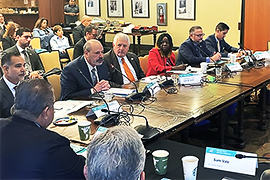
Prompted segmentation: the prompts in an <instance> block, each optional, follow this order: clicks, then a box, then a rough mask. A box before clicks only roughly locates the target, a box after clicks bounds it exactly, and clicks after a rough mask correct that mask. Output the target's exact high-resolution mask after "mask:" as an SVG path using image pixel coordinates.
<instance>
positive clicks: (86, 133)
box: [78, 121, 91, 141]
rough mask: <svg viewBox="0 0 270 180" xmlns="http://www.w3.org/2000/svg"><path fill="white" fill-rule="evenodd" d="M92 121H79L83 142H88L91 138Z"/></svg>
mask: <svg viewBox="0 0 270 180" xmlns="http://www.w3.org/2000/svg"><path fill="white" fill-rule="evenodd" d="M90 127H91V122H90V121H79V122H78V129H79V135H80V139H81V141H85V140H88V139H89V137H90Z"/></svg>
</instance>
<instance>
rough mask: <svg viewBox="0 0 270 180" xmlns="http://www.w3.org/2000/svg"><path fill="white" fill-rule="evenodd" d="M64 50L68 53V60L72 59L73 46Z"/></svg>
mask: <svg viewBox="0 0 270 180" xmlns="http://www.w3.org/2000/svg"><path fill="white" fill-rule="evenodd" d="M66 52H67V54H68V58H69V60H70V61H72V60H73V52H74V48H73V47H71V48H67V49H66Z"/></svg>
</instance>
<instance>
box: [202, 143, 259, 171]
mask: <svg viewBox="0 0 270 180" xmlns="http://www.w3.org/2000/svg"><path fill="white" fill-rule="evenodd" d="M236 154H242V155H245V156H253V157H257V154H254V153H246V152H240V151H232V150H225V149H217V148H211V147H207V148H206V151H205V158H204V167H205V168H210V169H217V170H222V171H229V172H235V173H240V174H248V175H253V176H255V172H256V167H257V158H242V159H238V158H236V157H235V155H236Z"/></svg>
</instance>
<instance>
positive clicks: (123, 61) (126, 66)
mask: <svg viewBox="0 0 270 180" xmlns="http://www.w3.org/2000/svg"><path fill="white" fill-rule="evenodd" d="M122 64H123V67H124V70H125V72H126V75H127V77H128V78H129V80H131V81H135V78H134V76H133V74H132V73H131V71H130V69H129V67H128V65H127V63H126V61H125V59H124V58H122Z"/></svg>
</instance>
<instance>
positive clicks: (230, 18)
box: [79, 0, 241, 46]
mask: <svg viewBox="0 0 270 180" xmlns="http://www.w3.org/2000/svg"><path fill="white" fill-rule="evenodd" d="M123 1H124V18H117V19H119V20H124V21H125V22H131V23H132V24H134V25H146V26H151V25H156V23H157V20H156V14H157V12H156V11H157V10H156V4H157V3H161V2H162V3H167V16H168V26H159V28H160V29H161V28H162V29H166V30H167V32H168V33H170V34H171V35H172V37H173V43H174V46H179V45H180V44H181V43H182V42H183V41H185V39H186V38H187V37H188V30H189V28H190V27H191V26H193V25H200V26H202V27H203V30H204V33H205V34H206V37H207V36H208V35H209V34H212V33H213V32H214V28H215V26H216V24H217V23H218V22H220V21H223V22H226V23H227V24H228V25H229V26H230V28H231V29H230V31H229V33H228V35H227V37H226V41H227V42H229V43H230V44H231V45H233V46H237V43H238V42H239V41H240V31H239V30H237V28H238V22H240V20H241V0H226V1H224V0H196V20H195V21H192V20H175V18H174V17H175V15H174V11H175V8H174V6H175V0H163V1H155V0H149V3H150V4H149V6H150V18H132V16H131V0H127V1H126V0H123ZM100 3H101V5H100V6H101V17H100V18H102V19H105V18H107V0H100ZM79 6H80V16H82V15H84V12H85V0H79ZM110 19H112V20H113V19H115V18H110ZM112 37H113V36H109V35H107V36H106V41H111V40H112ZM206 37H205V38H206ZM152 43H153V40H152V36H144V37H142V44H152Z"/></svg>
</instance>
